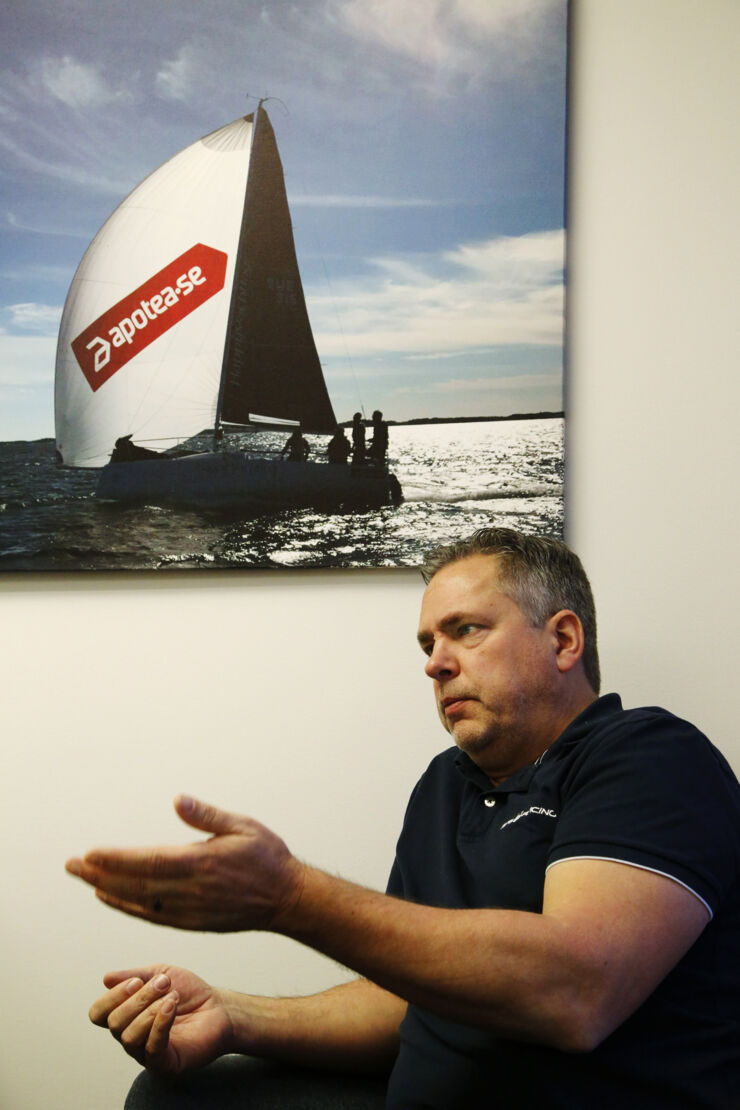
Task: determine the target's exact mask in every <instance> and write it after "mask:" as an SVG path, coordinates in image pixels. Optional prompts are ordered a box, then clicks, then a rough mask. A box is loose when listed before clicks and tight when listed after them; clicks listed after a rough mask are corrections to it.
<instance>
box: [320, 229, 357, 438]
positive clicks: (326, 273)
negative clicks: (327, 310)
mask: <svg viewBox="0 0 740 1110" xmlns="http://www.w3.org/2000/svg"><path fill="white" fill-rule="evenodd" d="M319 257H320V259H321V268H322V269H323V271H324V277H325V278H326V284H327V285H328V286H329V293H330V294H331V299H332V307H333V309H334V316H335V318H336V321H337V327H338V328H339V333H340V335H341V336H342V344H343V346H344V354H345V358H346V359H347V362H348V363H349V368H350V370H351V371H352V380H353V382H354V383H355V390H356V392H357V398H358V402H359V405H360V411H361V412H362V418H363V420H366V419H367V414H366V412H365V401H364V399H363V396H362V392H361V390H360V383H359V381H358V380H357V374H356V372H355V366H354V363H353V361H352V355H351V354H350V351H349V347H348V346H347V336H346V335H345V332H344V328H343V326H342V318H341V316H340V315H339V310H338V308H337V303H336V298H335V296H334V288H333V286H332V283H331V278H330V277H329V271H328V270H327V268H326V259H325V258H324V252H323V250H321V249H320V248H319Z"/></svg>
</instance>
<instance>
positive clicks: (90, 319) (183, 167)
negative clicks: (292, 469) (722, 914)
mask: <svg viewBox="0 0 740 1110" xmlns="http://www.w3.org/2000/svg"><path fill="white" fill-rule="evenodd" d="M251 138H252V122H251V119H250V120H247V119H238V120H235V121H234V122H233V123H230V124H227V126H225V127H222V128H220V129H219V130H218V131H214V132H213V133H212V134H211V135H208V136H206V137H205V138H204V139H201V140H199V141H198V142H196V143H193V144H192V146H189V147H186V149H185V150H183V151H181V152H180V153H179V154H176V155H175V156H174V157H173V158H171V159H170V160H169V161H167V162H165V163H164V165H162V166H160V167H159V169H157V170H155V171H154V172H153V173H152V174H150V176H149V177H147V178H146V179H145V180H144V181H143V182H142V183H141V184H140V185H139V186H137V188H135V189H134V190H133V192H132V193H130V194H129V195H128V197H126V199H125V200H124V201H123V202H122V203H121V204H120V205H119V207H118V208H117V209H116V210H115V212H114V213H113V214H112V215H111V216H110V218H109V219H108V220H107V221H106V223H105V224H104V225H103V227H102V228H101V229H100V231H99V232H98V234H97V235H96V236H95V239H94V240H93V241H92V243H91V244H90V246H89V247H88V249H87V251H86V253H85V255H84V257H83V259H82V261H81V263H80V265H79V267H78V269H77V273H76V274H75V277H74V279H73V281H72V285H71V286H70V290H69V293H68V295H67V301H66V304H65V306H64V313H63V316H62V324H61V328H60V332H59V342H58V347H57V363H56V379H55V421H56V439H57V449H58V451H59V452H60V454H61V456H62V458H63V460H64V462H65V463H66V464H68V465H72V466H87V467H90V466H92V467H99V466H103V465H104V464H105V463H107V462H108V460H109V458H110V453H111V450H112V448H113V444H114V442H115V440H116V439H117V438H119V437H120V436H124V435H131V436H132V437H133V440H134V442H135V443H139V444H142V445H146V446H150V447H152V448H154V449H157V450H163V449H165V448H166V447H168V446H172V445H174V444H176V443H178V442H181V441H182V440H183V439H186V438H187V437H188V436H190V435H193V434H195V433H196V432H199V431H201V430H202V429H204V428H207V427H212V426H213V423H214V419H215V414H216V404H217V398H218V390H219V381H220V376H221V364H222V359H223V350H224V339H225V335H226V328H227V322H228V315H229V306H230V301H231V289H232V284H233V276H234V264H235V260H236V249H237V244H238V240H239V232H240V227H241V221H242V214H243V208H244V197H245V189H246V181H247V170H248V167H249V156H250V145H251ZM73 344H75V347H74V349H73ZM119 364H120V365H119Z"/></svg>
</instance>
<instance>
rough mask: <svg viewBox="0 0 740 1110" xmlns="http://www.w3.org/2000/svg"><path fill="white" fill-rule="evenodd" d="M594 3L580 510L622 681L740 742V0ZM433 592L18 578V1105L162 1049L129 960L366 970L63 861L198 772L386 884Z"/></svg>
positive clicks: (578, 366) (9, 673)
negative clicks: (180, 908) (109, 885)
mask: <svg viewBox="0 0 740 1110" xmlns="http://www.w3.org/2000/svg"><path fill="white" fill-rule="evenodd" d="M575 16H576V21H575V22H576V26H575V40H574V51H573V77H574V92H575V104H574V112H573V160H572V167H571V183H570V185H571V201H572V203H571V209H570V222H571V237H570V243H571V263H570V265H571V272H570V287H569V288H570V294H569V300H570V340H571V350H570V368H569V370H570V379H569V380H570V387H569V409H570V415H571V419H570V432H569V448H568V451H569V467H568V476H569V496H568V513H569V538H570V540H571V542H572V544H573V545H574V546H575V547H576V549H577V550H578V551H579V552H580V553H581V554H582V556H583V558H584V561H585V563H586V566H587V568H588V569H589V571H590V574H591V577H592V581H593V584H594V588H595V592H596V596H597V602H598V605H599V610H600V617H601V650H602V660H603V669H604V672H605V680H606V682H605V685H606V687H607V688H609V689H614V688H618V689H620V690H621V691H622V693H623V696H624V697H625V700H626V702H627V703H629V704H638V703H644V702H646V701H647V702H657V703H662V704H665V705H667V706H669V707H671V708H673V709H674V710H675V711H677V712H680V713H682V714H685V715H687V716H689V717H691V718H692V719H694V720H695V721H696V722H697V723H698V724H700V725H702V726H703V727H704V728H705V729H706V730H707V731H709V732H710V734H711V735H712V737H713V738H714V739H715V741H716V742H717V743H718V744H719V745H720V746H721V747H723V749H724V750H725V751H726V753H727V754H728V755H729V757H730V758H731V760H732V761H733V763H734V765H735V766H736V768H738V769H740V741H739V740H738V737H737V734H736V728H735V716H736V712H735V713H733V710H735V711H736V709H737V693H736V689H735V675H734V672H735V668H736V661H737V658H738V637H739V632H738V630H739V629H740V613H739V612H738V590H737V585H736V564H737V558H738V526H737V512H736V504H737V492H736V488H735V480H736V476H737V469H738V468H737V446H736V445H737V440H738V427H737V425H738V420H737V416H736V408H737V404H738V401H739V400H740V389H739V388H738V384H737V380H736V377H735V370H736V364H737V336H736V332H735V331H734V328H735V317H736V308H735V305H734V304H733V303H731V298H732V295H733V292H734V291H733V288H732V287H733V278H734V285H735V287H736V286H737V271H736V258H737V257H738V242H737V240H738V234H737V231H738V227H737V225H738V220H737V215H736V207H735V195H734V193H735V190H736V187H737V154H738V143H737V136H736V129H735V121H734V116H735V109H736V97H733V95H732V94H733V92H734V88H733V83H734V82H735V73H734V68H735V67H734V48H735V46H736V43H737V41H738V32H739V31H740V6H739V5H738V4H737V3H736V0H702V2H701V3H699V2H698V0H580V2H576V11H575ZM733 354H734V355H735V359H734V363H735V365H733V360H732V355H733ZM733 463H734V464H735V465H734V467H733ZM419 594H420V585H419V580H418V577H417V576H416V575H415V574H412V573H410V572H404V571H390V572H367V573H361V572H359V573H342V572H336V573H321V572H316V573H311V572H307V573H305V574H297V573H291V572H288V573H286V574H282V573H280V574H276V575H272V574H269V573H259V572H253V573H247V574H244V575H241V574H227V575H220V574H204V575H192V576H182V577H179V576H176V577H165V578H162V577H161V576H155V575H151V576H147V575H136V576H131V577H126V578H114V577H107V576H105V575H100V576H94V577H85V576H79V577H74V576H73V577H63V576H45V575H41V576H38V577H35V578H32V577H27V576H6V577H5V578H3V579H1V580H0V600H1V605H2V609H1V612H2V642H1V645H0V653H2V659H1V660H0V662H1V664H2V674H3V676H4V678H5V683H4V689H3V695H2V707H1V708H0V713H1V714H2V735H3V739H4V775H3V785H2V790H3V795H4V798H3V803H4V804H3V806H2V832H3V846H4V866H3V896H2V903H1V907H0V915H1V917H0V936H1V937H2V941H3V978H2V987H3V992H2V993H3V1001H2V1010H1V1011H0V1106H1V1107H2V1108H3V1110H47V1108H48V1107H50V1106H54V1107H55V1108H56V1110H84V1108H88V1107H89V1108H90V1110H109V1108H110V1110H119V1108H120V1106H121V1105H122V1101H123V1096H124V1092H125V1090H126V1089H127V1087H128V1085H129V1082H130V1080H131V1078H132V1076H133V1074H134V1073H135V1071H136V1068H135V1066H134V1065H133V1064H130V1063H129V1061H128V1060H127V1059H126V1057H124V1055H123V1054H122V1053H121V1051H120V1050H119V1049H118V1047H117V1046H116V1045H115V1044H114V1043H113V1042H112V1041H110V1040H109V1038H107V1037H106V1035H105V1034H104V1033H102V1032H101V1031H99V1030H97V1029H94V1028H93V1027H92V1026H90V1025H89V1024H88V1023H87V1020H86V1017H85V1013H86V1010H87V1007H88V1005H89V1003H90V1001H91V1000H92V999H93V998H94V997H95V996H96V994H97V993H99V991H100V975H101V973H102V972H103V970H105V969H106V968H111V967H121V966H130V965H131V964H134V963H139V962H143V961H147V962H148V961H152V960H156V959H166V960H170V961H173V962H179V963H184V964H186V965H188V966H191V967H193V968H195V969H196V970H199V971H201V972H202V973H203V974H204V975H205V976H206V977H207V978H211V979H213V980H215V981H217V982H228V983H230V984H231V985H234V986H241V987H244V988H245V989H253V990H264V991H277V992H292V991H305V990H311V989H314V988H318V987H321V986H323V985H325V984H328V983H330V982H334V981H337V980H338V979H339V978H340V977H341V974H342V973H341V972H340V971H339V969H337V968H335V967H333V965H331V964H329V963H328V962H327V961H324V960H323V959H321V958H319V957H317V956H313V955H312V954H311V953H308V952H306V951H304V950H302V949H299V948H298V947H296V946H293V945H291V944H289V943H288V942H283V941H280V940H278V939H276V938H271V937H264V936H259V935H255V936H241V937H240V936H237V937H208V936H197V935H190V934H179V933H177V932H175V931H172V930H164V929H156V928H154V927H152V926H149V925H146V924H143V923H139V922H136V921H134V920H131V919H128V918H124V917H122V916H120V915H117V914H114V913H112V912H110V911H108V910H106V909H105V908H104V907H102V906H100V905H98V904H97V903H95V902H94V900H93V898H92V897H91V895H90V894H89V892H88V891H87V890H86V889H85V888H83V887H82V886H81V885H80V884H77V883H75V882H74V881H73V880H71V879H70V878H68V877H67V876H65V875H64V873H63V871H62V864H63V861H64V859H65V858H66V856H68V855H70V854H75V853H77V852H79V851H81V850H83V849H85V848H87V847H90V846H92V845H93V844H94V843H101V842H109V843H124V842H125V843H134V842H138V843H148V842H152V841H157V840H165V841H173V840H175V839H188V838H189V837H188V833H187V832H186V831H185V830H184V829H183V831H182V832H181V831H180V830H181V827H180V826H179V823H178V822H177V820H176V818H175V817H174V814H172V813H171V811H170V808H169V807H170V799H171V798H172V796H173V795H174V794H175V793H176V792H177V791H179V790H185V791H193V792H200V793H201V794H202V795H203V796H205V797H207V798H209V799H211V800H213V801H215V802H217V803H219V804H221V805H223V806H226V807H230V808H233V809H236V810H240V811H243V812H251V813H253V814H254V815H255V816H258V817H259V818H260V819H262V820H264V821H265V822H266V823H268V824H272V825H273V826H274V827H275V828H276V829H277V830H278V831H280V832H281V833H282V834H283V835H284V836H285V837H286V839H287V840H288V842H289V843H290V844H291V846H293V847H294V849H295V850H296V851H297V852H298V853H299V854H301V855H303V856H305V857H306V858H308V859H310V860H312V861H313V862H315V863H317V864H320V865H323V866H325V867H327V868H329V869H332V870H336V871H338V872H340V873H343V874H345V875H346V876H348V877H351V878H355V879H358V880H360V881H363V882H367V883H369V884H373V885H382V884H383V883H384V881H385V876H386V871H387V868H388V864H389V860H390V858H391V855H392V849H393V844H394V841H395V836H396V832H397V828H398V824H399V821H400V818H401V815H402V810H403V806H404V804H405V800H406V796H407V794H408V791H409V789H410V787H411V785H412V783H413V782H414V781H415V778H416V777H417V775H418V773H419V772H420V771H421V770H422V769H423V767H424V766H425V764H426V762H427V760H428V758H429V757H430V756H431V755H432V754H433V753H434V752H435V751H436V750H438V748H439V747H441V746H442V745H443V744H444V742H445V738H444V736H443V734H442V733H441V731H440V730H439V728H438V726H437V725H436V720H435V715H434V711H433V708H432V705H431V699H430V697H429V692H428V691H427V690H426V688H425V683H426V680H425V679H424V678H423V675H422V672H421V668H420V665H419V664H420V657H418V649H416V648H415V646H414V641H413V631H414V625H415V620H416V615H417V606H418V600H419Z"/></svg>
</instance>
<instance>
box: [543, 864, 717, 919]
mask: <svg viewBox="0 0 740 1110" xmlns="http://www.w3.org/2000/svg"><path fill="white" fill-rule="evenodd" d="M576 859H595V860H603V861H604V863H623V864H625V866H627V867H636V868H637V869H638V870H639V871H652V872H653V874H654V875H663V876H664V877H665V878H666V879H672V880H673V882H674V883H678V885H679V886H682V887H683V888H684V889H685V890H688V891H689V892H690V893H691V894H693V895H694V897H695V898H698V899H699V901H700V902H701V904H702V906H704V909H705V910H706V911H707V913H708V914H709V920H710V921H711V920H712V918H713V917H714V912H713V910H712V907H711V906H710V905H709V903H708V902H705V900H704V899H703V898H702V896H701V894H697V893H696V891H695V890H694V889H693V887H690V886H689V885H688V883H682V882H681V880H680V879H677V878H676V876H675V875H669V874H668V872H667V871H660V870H659V869H658V868H657V867H646V866H645V864H644V863H633V862H632V860H629V859H618V858H617V857H616V856H566V857H565V859H556V860H553V861H552V863H548V865H547V867H546V868H545V874H547V872H548V871H549V870H550V868H551V867H557V865H558V864H559V863H569V862H570V861H571V860H576Z"/></svg>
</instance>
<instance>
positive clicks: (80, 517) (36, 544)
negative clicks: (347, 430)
mask: <svg viewBox="0 0 740 1110" xmlns="http://www.w3.org/2000/svg"><path fill="white" fill-rule="evenodd" d="M285 438H286V437H285V434H282V433H277V432H260V433H258V436H257V437H254V436H253V437H251V439H250V441H249V446H250V447H251V448H252V449H257V448H259V449H260V450H264V451H266V452H268V453H269V452H273V453H277V452H278V451H279V449H280V447H281V446H282V444H283V442H284V441H285ZM307 439H308V440H309V443H310V444H311V447H312V451H311V458H312V459H321V458H324V457H325V449H326V443H327V441H328V437H326V436H310V435H309V436H307ZM245 445H246V444H245ZM275 465H276V466H282V465H284V466H288V465H290V464H289V463H281V462H278V461H276V463H275ZM388 465H389V468H390V469H391V470H392V472H393V473H394V474H395V475H396V476H397V478H398V480H399V481H400V483H401V486H402V488H403V495H404V500H403V503H402V504H401V505H399V506H397V507H391V506H389V507H387V508H382V509H373V510H367V511H357V510H354V511H346V512H336V513H327V512H318V511H316V510H314V509H291V510H285V511H282V512H276V513H262V514H260V515H252V516H247V515H245V514H243V513H242V514H236V513H233V512H232V513H229V514H224V513H220V514H216V513H207V512H194V511H188V510H183V509H167V508H160V507H156V506H147V505H143V506H133V507H127V506H118V505H111V504H106V503H104V502H100V501H97V500H96V499H95V496H94V494H95V486H96V483H97V479H98V472H97V471H95V470H72V469H68V468H65V467H58V466H57V465H56V464H55V461H54V442H53V440H50V439H48V440H47V439H43V440H36V441H33V442H25V441H19V442H13V443H10V442H0V571H11V570H55V571H59V570H144V569H167V568H173V569H174V568H183V569H185V568H191V569H202V568H219V569H225V568H247V567H272V568H279V567H293V568H296V567H381V566H382V567H399V566H408V567H414V566H418V565H419V563H420V562H421V561H422V557H423V555H424V553H425V552H426V551H428V550H429V548H431V547H433V546H435V545H436V544H438V543H446V542H449V541H451V540H454V539H459V538H460V537H461V536H465V535H468V534H469V533H470V532H472V531H473V530H474V529H476V528H480V527H484V526H486V525H504V526H507V527H511V528H518V529H520V530H522V531H524V532H529V533H538V534H542V535H552V536H561V535H562V531H563V421H562V419H560V418H549V419H531V420H506V421H485V422H475V423H469V424H431V425H398V426H394V425H391V427H390V428H389V448H388Z"/></svg>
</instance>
